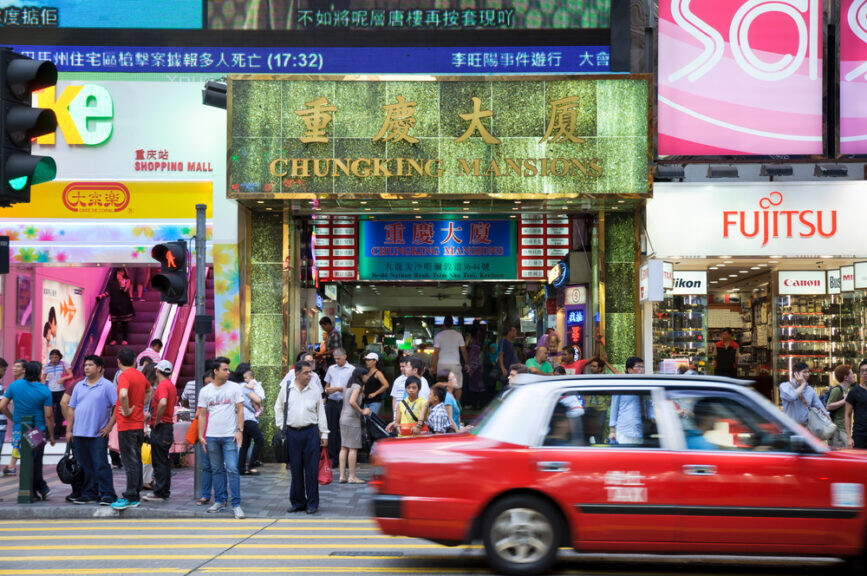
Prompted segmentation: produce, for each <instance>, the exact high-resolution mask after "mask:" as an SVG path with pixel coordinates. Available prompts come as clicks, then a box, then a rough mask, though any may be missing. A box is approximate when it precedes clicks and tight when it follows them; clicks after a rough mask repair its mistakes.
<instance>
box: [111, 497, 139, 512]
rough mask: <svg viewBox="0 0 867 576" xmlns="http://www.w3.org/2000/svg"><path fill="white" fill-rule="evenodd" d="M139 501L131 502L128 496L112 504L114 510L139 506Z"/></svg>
mask: <svg viewBox="0 0 867 576" xmlns="http://www.w3.org/2000/svg"><path fill="white" fill-rule="evenodd" d="M138 505H139V502H138V501H133V502H130V501H129V500H127V499H126V498H121V499H119V500H118V501H116V502H115V503H114V504H112V505H111V507H112V509H114V510H126V509H127V508H138Z"/></svg>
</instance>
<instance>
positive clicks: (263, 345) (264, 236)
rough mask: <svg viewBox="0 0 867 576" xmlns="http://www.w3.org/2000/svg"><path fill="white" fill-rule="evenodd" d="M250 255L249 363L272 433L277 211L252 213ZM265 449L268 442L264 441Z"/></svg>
mask: <svg viewBox="0 0 867 576" xmlns="http://www.w3.org/2000/svg"><path fill="white" fill-rule="evenodd" d="M250 240H251V243H250V245H251V252H252V254H251V259H250V332H249V333H250V364H251V365H252V366H253V373H254V374H255V375H256V380H258V381H259V382H261V383H262V386H263V387H264V388H265V407H266V409H265V411H264V412H262V415H261V416H260V418H259V425H260V427H261V428H262V434H263V436H264V437H265V438H266V439H270V438H271V436H272V435H273V434H274V411H273V410H271V409H270V408H269V407H271V406H273V405H274V399H275V398H276V397H277V392H278V390H279V386H280V380H282V379H283V268H282V259H283V221H282V215H280V214H270V213H267V214H262V213H255V212H254V213H253V214H252V221H251V238H250ZM265 444H266V447H265V448H266V451H267V450H269V449H270V442H266V443H265Z"/></svg>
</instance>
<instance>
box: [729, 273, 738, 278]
mask: <svg viewBox="0 0 867 576" xmlns="http://www.w3.org/2000/svg"><path fill="white" fill-rule="evenodd" d="M737 277H738V275H737V274H729V278H737Z"/></svg>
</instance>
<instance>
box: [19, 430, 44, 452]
mask: <svg viewBox="0 0 867 576" xmlns="http://www.w3.org/2000/svg"><path fill="white" fill-rule="evenodd" d="M25 426H26V424H25ZM22 436H23V437H24V440H26V441H27V443H28V444H29V445H30V448H32V449H33V450H39V449H40V448H42V447H43V446H45V434H44V433H43V432H42V430H40V429H39V428H36V427H33V428H29V429H28V430H27V432H25V433H24V434H22Z"/></svg>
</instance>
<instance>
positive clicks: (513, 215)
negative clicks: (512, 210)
mask: <svg viewBox="0 0 867 576" xmlns="http://www.w3.org/2000/svg"><path fill="white" fill-rule="evenodd" d="M517 217H518V215H517V214H512V215H511V216H509V218H517Z"/></svg>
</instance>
